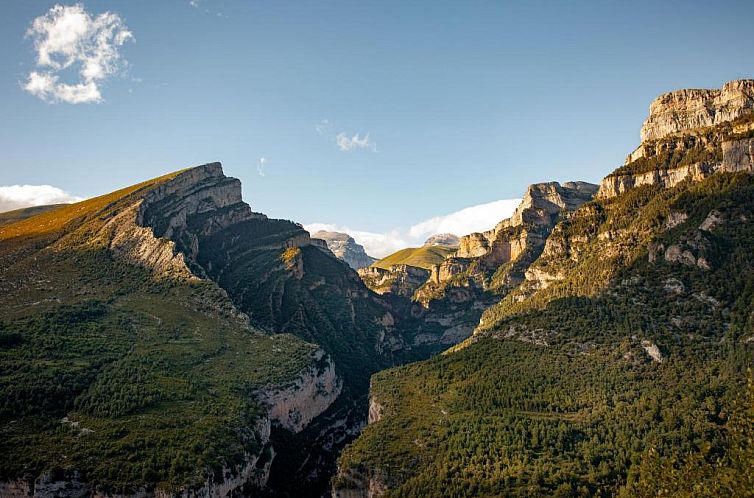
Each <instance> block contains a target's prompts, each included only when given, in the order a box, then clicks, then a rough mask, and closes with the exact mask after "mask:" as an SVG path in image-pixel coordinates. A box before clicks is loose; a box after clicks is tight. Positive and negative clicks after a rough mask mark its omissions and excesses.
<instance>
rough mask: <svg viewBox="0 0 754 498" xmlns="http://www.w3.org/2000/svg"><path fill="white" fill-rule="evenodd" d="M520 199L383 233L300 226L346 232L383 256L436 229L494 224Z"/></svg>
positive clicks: (450, 230)
mask: <svg viewBox="0 0 754 498" xmlns="http://www.w3.org/2000/svg"><path fill="white" fill-rule="evenodd" d="M520 202H521V199H503V200H500V201H495V202H488V203H487V204H480V205H477V206H471V207H468V208H464V209H461V210H460V211H456V212H453V213H450V214H447V215H444V216H435V217H433V218H430V219H428V220H424V221H421V222H419V223H417V224H415V225H412V226H410V227H409V228H408V229H405V230H404V229H399V228H396V229H393V230H390V231H389V232H385V233H377V232H367V231H364V230H358V229H354V228H350V227H346V226H341V225H336V224H330V223H311V224H308V225H304V228H305V229H306V230H308V231H309V233H314V232H316V231H318V230H329V231H334V232H344V233H347V234H349V235H351V237H353V238H354V240H356V242H358V243H359V244H361V245H363V246H364V249H365V250H366V252H367V254H369V255H370V256H374V257H376V258H383V257H385V256H387V255H388V254H392V253H394V252H395V251H398V250H400V249H403V248H406V247H418V246H421V245H422V244H424V241H425V240H426V239H427V238H429V237H431V236H432V235H436V234H438V233H454V234H456V235H459V236H461V235H467V234H469V233H472V232H481V231H484V230H489V229H491V228H494V226H495V225H496V224H497V223H498V222H499V221H501V220H503V219H505V218H509V217H510V216H511V215H512V214H513V211H514V210H515V209H516V206H518V205H519V203H520Z"/></svg>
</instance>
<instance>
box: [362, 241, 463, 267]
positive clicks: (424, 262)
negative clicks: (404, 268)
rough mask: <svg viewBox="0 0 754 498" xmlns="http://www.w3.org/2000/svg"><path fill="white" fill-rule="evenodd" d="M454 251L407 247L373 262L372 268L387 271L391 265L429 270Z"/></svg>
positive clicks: (452, 249)
mask: <svg viewBox="0 0 754 498" xmlns="http://www.w3.org/2000/svg"><path fill="white" fill-rule="evenodd" d="M455 250H456V249H455V248H454V247H447V246H422V247H408V248H406V249H401V250H400V251H398V252H396V253H393V254H391V255H389V256H385V257H384V258H382V259H380V260H377V261H375V262H374V263H372V266H376V267H378V268H384V269H386V270H387V269H389V268H390V267H391V266H393V265H408V266H416V267H418V268H424V269H425V270H431V269H432V267H433V266H435V265H437V264H440V263H442V262H443V260H444V259H445V258H447V257H448V256H450V255H451V254H453V253H454V252H455Z"/></svg>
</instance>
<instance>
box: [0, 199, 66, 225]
mask: <svg viewBox="0 0 754 498" xmlns="http://www.w3.org/2000/svg"><path fill="white" fill-rule="evenodd" d="M66 205H67V204H48V205H46V206H32V207H27V208H21V209H14V210H13V211H5V212H4V213H0V226H3V225H10V224H11V223H16V222H18V221H22V220H25V219H27V218H31V217H32V216H36V215H38V214H42V213H45V212H47V211H52V210H54V209H58V208H61V207H63V206H66Z"/></svg>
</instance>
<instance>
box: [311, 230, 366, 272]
mask: <svg viewBox="0 0 754 498" xmlns="http://www.w3.org/2000/svg"><path fill="white" fill-rule="evenodd" d="M313 237H314V238H315V239H320V240H324V241H325V243H326V244H327V248H328V249H330V251H332V253H333V254H335V256H336V257H337V258H339V259H342V260H343V261H345V262H346V263H348V266H350V267H351V268H353V269H354V270H358V269H359V268H365V267H367V266H369V265H371V264H372V263H374V262H375V261H377V259H376V258H373V257H371V256H369V255H368V254H367V253H366V251H364V246H362V245H361V244H357V243H356V241H355V240H354V239H353V237H351V236H350V235H348V234H347V233H341V232H328V231H325V230H320V231H318V232H316V233H315V234H314V235H313Z"/></svg>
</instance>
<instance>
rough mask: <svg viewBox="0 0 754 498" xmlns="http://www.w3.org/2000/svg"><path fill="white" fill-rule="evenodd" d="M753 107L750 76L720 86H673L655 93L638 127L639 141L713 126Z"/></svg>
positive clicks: (745, 112)
mask: <svg viewBox="0 0 754 498" xmlns="http://www.w3.org/2000/svg"><path fill="white" fill-rule="evenodd" d="M752 111H754V80H735V81H730V82H728V83H726V84H724V85H723V86H722V88H720V89H714V90H698V89H692V90H688V89H687V90H677V91H674V92H670V93H666V94H663V95H660V96H659V97H657V98H656V99H655V100H654V102H652V104H651V105H650V107H649V117H648V118H647V120H646V121H645V122H644V125H643V126H642V128H641V140H642V142H645V141H648V140H657V139H659V138H662V137H665V136H667V135H670V134H673V133H679V132H684V131H688V130H691V129H694V128H701V127H706V126H714V125H717V124H720V123H723V122H726V121H732V120H734V119H736V118H738V117H741V116H743V115H744V114H747V113H750V112H752Z"/></svg>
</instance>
